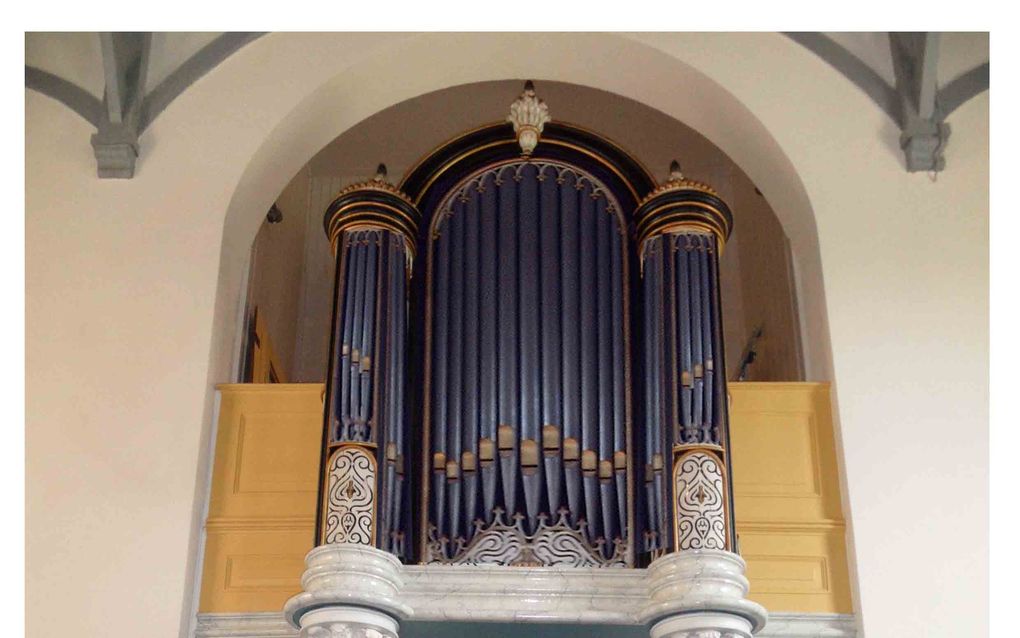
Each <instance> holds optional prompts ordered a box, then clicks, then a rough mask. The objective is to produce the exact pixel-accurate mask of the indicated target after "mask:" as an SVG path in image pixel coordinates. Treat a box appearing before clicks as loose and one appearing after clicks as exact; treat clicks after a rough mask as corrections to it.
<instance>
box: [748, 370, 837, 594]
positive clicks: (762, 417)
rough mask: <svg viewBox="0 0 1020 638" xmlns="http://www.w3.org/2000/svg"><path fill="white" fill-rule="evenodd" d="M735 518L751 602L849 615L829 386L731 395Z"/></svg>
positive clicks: (770, 386)
mask: <svg viewBox="0 0 1020 638" xmlns="http://www.w3.org/2000/svg"><path fill="white" fill-rule="evenodd" d="M729 389H730V396H731V403H730V448H731V454H732V462H733V492H734V513H735V514H736V519H737V536H738V543H739V549H740V553H741V555H742V556H743V557H744V560H746V561H747V577H748V580H750V581H751V598H752V599H754V600H756V601H758V602H760V603H761V604H763V605H765V607H766V608H767V609H769V610H771V611H792V612H828V613H851V612H852V603H851V598H850V579H849V571H848V568H847V555H846V539H845V529H844V521H843V512H842V506H841V503H840V492H839V472H838V468H837V466H836V449H835V439H834V434H833V430H832V408H831V404H830V402H829V386H828V384H824V383H733V384H730V386H729Z"/></svg>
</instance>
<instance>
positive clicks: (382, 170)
mask: <svg viewBox="0 0 1020 638" xmlns="http://www.w3.org/2000/svg"><path fill="white" fill-rule="evenodd" d="M375 181H377V182H385V181H386V165H385V164H379V167H378V168H376V169H375Z"/></svg>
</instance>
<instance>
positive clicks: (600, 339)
mask: <svg viewBox="0 0 1020 638" xmlns="http://www.w3.org/2000/svg"><path fill="white" fill-rule="evenodd" d="M594 204H595V210H594V211H593V212H594V216H595V223H596V237H595V239H596V244H595V257H596V258H595V262H596V273H597V274H596V276H597V277H598V284H597V286H596V290H597V292H596V296H595V298H596V301H595V303H596V308H597V313H598V314H597V316H598V321H597V328H598V332H597V343H598V388H599V389H598V406H599V407H598V415H599V420H598V424H599V437H598V438H599V448H598V450H599V459H601V460H603V461H605V460H610V461H611V460H612V458H613V452H614V441H613V438H614V437H613V408H614V406H613V396H614V393H613V368H614V367H615V365H614V362H613V336H612V329H613V276H612V246H611V244H612V220H611V219H610V217H609V214H608V213H606V200H605V198H604V197H599V198H598V199H597V200H595V202H594ZM620 363H621V364H622V363H623V362H622V361H621V362H620ZM603 506H606V504H605V503H603Z"/></svg>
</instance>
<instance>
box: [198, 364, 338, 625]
mask: <svg viewBox="0 0 1020 638" xmlns="http://www.w3.org/2000/svg"><path fill="white" fill-rule="evenodd" d="M219 390H220V396H221V400H220V417H219V426H218V430H217V433H216V454H215V460H214V465H213V480H212V491H211V495H210V500H209V517H208V519H207V520H206V541H205V560H204V565H203V573H202V593H201V598H200V601H199V611H201V612H246V611H278V610H280V609H282V608H283V603H284V601H286V600H287V598H289V597H290V596H292V595H294V594H295V593H297V592H298V591H300V589H301V584H300V578H301V572H302V571H304V558H305V554H306V553H307V552H308V550H310V549H311V548H312V544H313V543H314V528H315V496H316V491H317V485H318V478H317V477H318V473H319V448H320V446H321V444H322V394H323V386H322V384H296V383H294V384H291V383H272V384H234V385H222V386H220V387H219Z"/></svg>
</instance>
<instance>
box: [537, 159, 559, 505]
mask: <svg viewBox="0 0 1020 638" xmlns="http://www.w3.org/2000/svg"><path fill="white" fill-rule="evenodd" d="M544 176H545V179H544V180H543V181H542V182H541V200H540V203H541V205H540V208H539V210H540V214H539V220H540V222H541V233H540V235H541V250H542V260H541V263H542V321H541V330H542V424H543V425H547V424H553V425H555V426H556V427H562V425H563V406H562V402H561V397H560V390H561V379H562V374H563V372H562V369H561V366H560V352H561V351H560V347H561V346H560V320H561V317H560V290H561V288H560V278H561V276H562V273H561V268H560V264H561V258H560V213H559V204H560V198H559V197H558V195H559V193H558V190H559V189H558V187H557V186H558V185H557V184H556V179H555V177H556V172H555V171H554V170H547V171H546V172H545V173H544ZM554 511H555V510H554Z"/></svg>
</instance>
